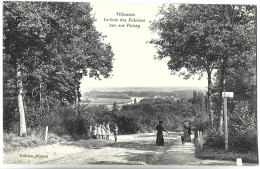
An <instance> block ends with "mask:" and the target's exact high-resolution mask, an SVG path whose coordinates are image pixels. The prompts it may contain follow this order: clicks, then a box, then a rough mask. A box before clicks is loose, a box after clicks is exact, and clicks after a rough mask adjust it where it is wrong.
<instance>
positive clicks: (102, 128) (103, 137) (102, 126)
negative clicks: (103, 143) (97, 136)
mask: <svg viewBox="0 0 260 169" xmlns="http://www.w3.org/2000/svg"><path fill="white" fill-rule="evenodd" d="M101 134H102V139H105V136H106V132H105V123H103V124H102V125H101Z"/></svg>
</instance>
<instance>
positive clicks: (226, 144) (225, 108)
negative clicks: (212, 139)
mask: <svg viewBox="0 0 260 169" xmlns="http://www.w3.org/2000/svg"><path fill="white" fill-rule="evenodd" d="M224 93H225V92H224ZM224 121H225V123H224V124H225V150H226V151H227V150H228V122H227V98H226V97H224Z"/></svg>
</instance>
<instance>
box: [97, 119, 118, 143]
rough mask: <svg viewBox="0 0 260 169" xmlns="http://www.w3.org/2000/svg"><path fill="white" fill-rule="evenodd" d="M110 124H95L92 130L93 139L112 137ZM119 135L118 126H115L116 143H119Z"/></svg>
mask: <svg viewBox="0 0 260 169" xmlns="http://www.w3.org/2000/svg"><path fill="white" fill-rule="evenodd" d="M109 125H110V123H109V122H108V123H106V124H105V123H104V122H103V123H102V124H94V125H93V128H92V137H93V139H109V137H110V134H111V133H110V126H109ZM117 135H118V127H117V124H115V127H114V137H115V142H116V141H117Z"/></svg>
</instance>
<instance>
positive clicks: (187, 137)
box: [183, 121, 191, 142]
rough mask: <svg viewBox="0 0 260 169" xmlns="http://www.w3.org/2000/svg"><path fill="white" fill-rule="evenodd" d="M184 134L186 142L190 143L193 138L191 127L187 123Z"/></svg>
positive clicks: (185, 123)
mask: <svg viewBox="0 0 260 169" xmlns="http://www.w3.org/2000/svg"><path fill="white" fill-rule="evenodd" d="M183 132H184V141H185V142H190V141H191V137H190V135H191V127H190V125H189V123H188V122H187V121H185V122H184V127H183Z"/></svg>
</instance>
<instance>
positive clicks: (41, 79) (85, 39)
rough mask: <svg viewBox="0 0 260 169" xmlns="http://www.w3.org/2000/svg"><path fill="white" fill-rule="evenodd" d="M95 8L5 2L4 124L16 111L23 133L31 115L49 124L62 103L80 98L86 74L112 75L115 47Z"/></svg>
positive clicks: (67, 3)
mask: <svg viewBox="0 0 260 169" xmlns="http://www.w3.org/2000/svg"><path fill="white" fill-rule="evenodd" d="M91 10H92V8H91V6H90V4H89V3H78V2H76V3H72V2H60V3H57V2H32V1H30V2H26V1H25V2H23V1H21V2H15V1H10V2H8V1H6V2H4V3H3V13H4V15H3V33H4V43H3V45H4V51H3V56H4V57H3V63H4V64H3V69H4V75H3V88H4V106H3V107H4V108H3V109H4V128H5V129H10V127H12V125H13V122H17V118H16V116H20V119H19V120H18V121H20V129H21V128H22V129H23V130H20V135H24V134H26V127H25V122H26V123H28V125H29V126H30V125H31V123H29V121H30V120H32V121H35V120H36V121H37V120H39V121H42V122H41V123H38V122H35V123H36V124H37V125H43V124H44V125H46V124H47V123H48V120H50V119H49V118H50V114H51V113H54V112H55V110H56V109H57V106H60V105H62V104H67V103H69V104H75V103H77V102H78V101H79V99H80V91H79V86H80V80H81V78H82V77H83V76H90V77H94V78H102V77H104V78H106V77H108V76H110V73H111V71H112V63H113V52H112V49H111V46H110V45H109V44H105V43H104V42H103V39H104V36H103V35H102V34H101V33H100V32H97V31H96V29H95V26H94V21H95V19H94V17H93V16H92V15H91V14H90V12H91ZM72 11H73V12H72ZM17 100H18V101H17ZM17 102H18V104H17ZM18 112H19V115H17V114H18ZM24 112H25V113H24ZM24 114H26V118H25V117H24ZM25 119H26V120H25ZM21 122H22V123H21ZM33 126H35V125H34V124H32V126H30V127H33ZM21 132H22V133H21Z"/></svg>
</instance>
